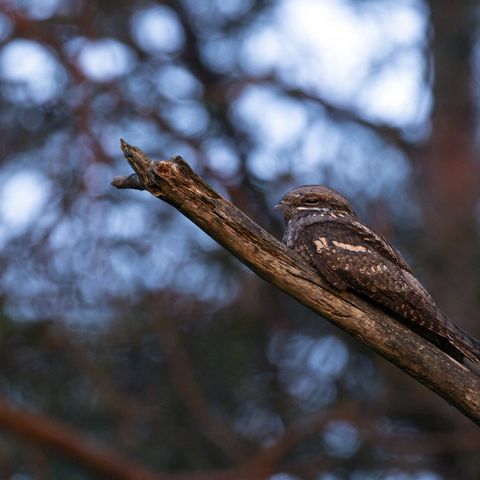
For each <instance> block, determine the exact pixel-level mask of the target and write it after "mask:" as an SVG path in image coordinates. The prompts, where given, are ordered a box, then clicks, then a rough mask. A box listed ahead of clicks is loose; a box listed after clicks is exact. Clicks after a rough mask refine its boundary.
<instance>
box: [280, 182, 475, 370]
mask: <svg viewBox="0 0 480 480" xmlns="http://www.w3.org/2000/svg"><path fill="white" fill-rule="evenodd" d="M276 208H277V209H278V210H279V211H280V212H281V214H282V215H283V218H284V220H285V225H286V227H285V232H284V235H283V242H284V244H285V245H286V246H287V247H288V248H289V249H292V250H294V251H295V252H297V253H298V254H299V255H300V256H301V257H302V259H303V260H304V261H305V262H306V263H307V264H309V265H310V266H311V267H313V268H314V269H315V270H316V272H317V273H318V274H319V275H320V276H321V277H322V278H323V279H324V280H326V282H327V283H328V284H330V285H331V286H333V287H334V288H335V289H337V290H340V291H353V292H354V293H356V294H357V295H359V296H360V297H362V298H364V299H366V300H367V301H371V302H373V303H374V304H375V305H377V306H378V307H380V308H382V309H383V310H385V311H387V313H390V314H392V315H393V316H394V317H396V318H397V319H398V320H399V321H401V322H402V323H404V324H405V325H406V326H407V327H408V328H410V329H411V330H413V331H415V332H416V333H418V334H419V335H421V336H423V337H424V338H425V339H427V340H428V341H430V342H431V343H433V344H434V345H435V346H437V347H438V348H440V349H441V350H442V351H443V352H444V353H446V354H447V355H449V356H450V357H452V358H454V359H455V360H456V361H458V362H460V363H462V364H464V365H466V366H467V367H468V368H469V369H470V370H472V371H474V372H475V373H477V374H478V375H480V342H479V341H478V340H477V339H475V338H474V337H472V336H470V335H469V334H468V333H466V332H465V331H463V330H462V329H461V328H460V327H459V326H457V325H456V324H455V323H454V322H453V321H452V320H450V319H449V318H448V317H447V316H446V315H445V314H444V313H443V312H442V311H441V310H440V309H439V308H438V307H437V305H436V303H435V301H434V300H433V298H432V296H431V295H430V294H429V293H428V292H427V290H426V289H425V288H424V287H423V286H422V284H421V283H420V282H419V280H417V278H416V277H415V275H414V274H413V272H412V269H411V268H410V266H409V265H408V263H407V262H406V261H405V259H404V258H403V256H402V255H401V254H400V252H398V251H397V250H396V249H395V248H394V247H393V246H392V245H391V244H390V243H388V242H387V240H385V238H383V237H382V236H381V235H379V234H377V233H375V232H374V231H372V230H371V229H370V228H368V227H367V226H366V225H364V224H363V223H362V222H361V221H360V219H359V218H358V216H357V215H356V213H355V211H354V210H353V208H352V206H351V204H350V203H349V201H348V200H347V199H346V198H344V197H343V196H342V195H341V194H339V193H338V192H336V191H335V190H333V189H331V188H329V187H327V186H324V185H303V186H300V187H297V188H294V189H293V190H290V191H289V192H287V193H286V194H285V195H284V197H283V198H282V199H281V201H280V203H279V204H278V205H276Z"/></svg>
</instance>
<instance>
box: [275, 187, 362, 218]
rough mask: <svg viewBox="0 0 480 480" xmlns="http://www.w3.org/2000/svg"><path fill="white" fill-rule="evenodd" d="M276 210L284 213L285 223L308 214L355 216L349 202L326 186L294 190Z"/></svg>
mask: <svg viewBox="0 0 480 480" xmlns="http://www.w3.org/2000/svg"><path fill="white" fill-rule="evenodd" d="M275 208H277V209H278V210H280V212H282V215H283V218H284V219H285V223H288V222H289V221H290V220H291V219H292V218H295V217H297V216H304V215H306V214H310V215H323V216H331V217H345V216H355V212H354V211H353V208H352V206H351V205H350V203H349V202H348V200H346V199H345V198H344V197H342V196H341V195H340V194H339V193H338V192H336V191H335V190H332V189H331V188H328V187H325V186H324V185H303V186H302V187H297V188H294V189H293V190H290V191H289V192H288V193H286V194H285V195H284V197H283V198H282V200H281V201H280V203H279V204H278V205H275Z"/></svg>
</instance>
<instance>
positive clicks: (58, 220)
mask: <svg viewBox="0 0 480 480" xmlns="http://www.w3.org/2000/svg"><path fill="white" fill-rule="evenodd" d="M479 6H480V5H479V2H476V1H466V0H463V1H457V2H450V1H446V0H435V1H433V0H432V1H429V2H422V1H416V0H399V1H393V0H362V1H361V0H356V1H353V0H350V1H348V0H344V1H340V0H337V1H334V0H318V1H316V2H315V1H311V0H310V1H308V0H297V1H293V0H270V1H257V2H253V1H248V0H232V1H222V0H200V1H194V0H183V1H165V2H151V1H141V0H133V1H121V0H120V1H118V0H117V1H97V2H91V1H81V0H66V1H59V0H57V1H56V0H48V1H41V0H25V1H21V0H17V1H15V0H10V1H9V0H3V1H0V12H1V13H0V47H1V49H0V102H1V104H0V128H1V139H0V153H1V156H0V162H1V163H0V247H1V248H0V268H1V276H0V306H1V310H0V389H1V395H2V397H3V399H2V400H1V402H0V414H1V413H2V409H3V408H4V407H2V406H1V405H2V404H4V405H5V406H6V405H10V406H15V408H18V415H19V419H21V415H22V414H23V413H22V412H26V411H34V412H40V413H42V414H44V415H45V416H46V419H47V420H48V419H50V420H53V419H55V420H56V421H61V422H63V423H62V425H63V424H65V425H69V426H70V427H72V428H74V429H75V430H74V432H76V434H78V435H84V434H87V435H89V438H94V439H96V440H97V441H98V444H99V445H103V446H104V447H108V448H110V449H111V450H113V451H116V452H118V453H120V454H121V455H122V457H123V458H125V459H132V460H136V461H138V462H140V463H143V464H144V465H145V466H146V467H148V468H150V469H152V470H153V471H158V472H170V473H177V472H178V473H180V472H182V473H185V474H191V473H193V472H198V471H205V472H222V471H225V472H226V476H225V477H224V478H237V477H235V476H234V473H235V469H236V468H239V467H241V466H245V465H249V464H250V463H249V462H252V461H253V459H258V458H261V457H259V455H260V456H261V455H262V452H265V449H266V448H272V447H275V446H278V445H279V444H281V442H282V441H283V442H284V443H288V442H290V446H289V447H288V448H285V449H284V450H282V449H281V448H279V451H280V452H281V453H280V454H279V455H278V458H274V459H273V460H272V461H271V462H270V463H268V462H266V461H264V463H263V464H262V465H263V466H264V467H265V465H267V467H268V468H267V467H265V468H266V473H265V472H264V473H262V471H261V469H257V470H255V469H254V470H252V471H255V472H256V473H255V475H257V478H263V477H268V476H271V477H270V478H273V479H275V480H290V479H297V478H302V479H303V478H308V479H316V480H336V479H358V480H360V479H361V480H363V479H395V480H396V479H402V480H403V479H416V480H437V479H466V480H469V479H472V480H475V479H478V478H480V433H479V431H478V428H477V427H476V426H475V425H474V424H473V423H471V422H470V421H468V420H467V419H466V418H464V417H463V416H462V415H461V414H460V413H459V412H457V411H456V410H454V409H453V408H451V407H449V406H448V404H447V403H446V402H445V401H443V400H442V399H440V398H439V397H437V396H436V395H434V394H433V393H432V392H431V391H429V390H427V389H426V388H424V387H423V386H421V385H420V384H418V383H416V382H415V381H413V380H412V379H410V378H409V377H408V376H407V375H406V374H404V373H403V372H401V371H399V370H397V369H396V368H395V367H393V366H391V365H389V364H387V363H386V362H385V361H384V360H382V359H381V358H379V357H378V356H376V355H374V354H373V353H372V352H370V351H368V350H367V349H366V348H364V347H363V346H362V345H359V344H358V343H357V342H355V341H353V340H352V339H351V338H349V337H348V336H346V335H345V334H343V333H342V332H340V331H338V330H337V329H335V328H334V327H332V326H331V325H330V324H328V323H327V322H326V321H324V320H323V319H321V318H319V317H318V316H316V315H314V314H312V313H311V312H309V311H307V310H306V309H305V308H303V307H302V306H300V305H299V304H297V303H296V302H295V301H293V300H292V299H290V298H287V297H286V296H285V295H284V294H282V293H281V292H280V291H278V290H276V289H275V288H273V287H272V286H270V285H267V284H266V283H265V282H263V281H262V280H260V279H259V278H258V277H256V276H255V275H254V274H253V273H251V272H249V271H247V269H246V268H244V267H243V266H242V265H241V264H240V263H239V262H238V261H237V260H236V259H234V258H233V257H231V256H230V255H229V254H228V253H226V252H225V251H223V250H222V249H221V248H220V247H219V246H217V245H216V244H215V243H214V242H213V241H212V240H211V239H209V238H208V237H207V236H206V235H205V234H203V233H202V232H201V231H200V230H199V229H197V228H196V227H195V226H193V225H192V224H190V223H189V222H188V221H187V220H186V219H185V218H183V217H182V216H181V215H180V214H179V213H178V212H176V211H174V209H172V208H171V207H169V206H168V205H166V204H163V203H162V202H160V201H158V200H156V199H154V198H153V197H151V196H150V195H148V194H146V193H145V192H132V191H117V190H115V189H113V188H112V187H110V185H109V183H110V180H111V179H112V178H113V176H115V175H118V174H128V173H130V172H129V167H128V165H127V164H126V162H125V160H124V159H123V158H122V155H121V152H120V148H119V138H120V137H123V138H125V139H126V140H127V141H128V142H129V143H131V144H133V145H137V146H139V147H141V148H142V149H143V150H144V151H145V152H146V153H148V154H149V155H150V156H151V157H152V158H168V157H170V156H172V155H174V154H181V155H182V156H184V158H185V159H186V160H187V161H188V162H189V163H190V164H191V165H192V167H193V168H194V169H195V170H196V172H198V173H199V174H200V175H202V176H203V177H204V178H205V179H206V180H207V181H208V182H209V183H211V184H212V186H213V187H214V188H215V189H217V190H218V191H220V192H221V193H222V194H224V195H225V196H226V197H227V198H229V199H230V200H231V201H232V202H234V203H235V205H237V206H238V207H239V208H241V209H242V210H244V211H245V212H246V213H247V214H248V215H250V216H251V217H252V218H253V219H254V220H255V221H257V222H258V223H259V224H260V225H262V226H264V227H265V228H266V229H268V230H269V231H270V232H272V233H274V234H275V235H276V236H277V237H280V236H281V232H282V228H283V226H282V224H281V221H280V220H281V219H280V218H279V215H278V213H276V212H275V211H274V210H273V208H272V207H273V205H274V204H275V203H276V202H277V201H278V200H279V199H280V197H281V196H282V195H283V194H284V193H285V192H286V191H287V190H288V189H289V188H292V187H293V186H297V185H299V184H304V183H324V184H328V185H329V186H331V187H333V188H336V189H338V190H339V191H341V192H342V193H343V194H344V195H345V196H347V197H348V198H349V199H350V200H351V201H352V203H353V204H354V206H355V208H356V209H357V211H358V212H359V214H360V215H361V217H362V218H363V220H364V221H365V222H366V223H367V224H369V225H370V226H371V227H373V228H374V229H376V230H377V231H379V232H380V233H382V234H383V235H385V236H386V237H387V238H388V239H389V240H390V241H391V242H392V243H394V244H395V245H396V246H397V247H398V248H399V249H400V250H401V251H402V252H403V253H404V255H405V256H406V257H407V258H408V260H409V262H410V263H411V264H412V265H413V268H414V270H415V272H416V273H417V274H418V276H419V278H420V279H421V280H422V282H423V283H424V284H425V285H426V286H427V288H428V289H429V290H430V291H431V293H432V294H433V296H434V298H436V299H437V300H438V303H439V305H440V306H441V307H442V308H443V309H444V311H445V312H446V313H447V314H448V315H449V316H451V317H452V318H453V319H454V320H455V321H456V322H457V323H458V324H459V325H461V326H462V327H463V328H464V329H466V330H467V331H469V332H470V333H472V334H473V335H476V336H477V337H478V336H480V323H479V320H478V317H479V313H478V312H479V303H480V270H479V230H478V222H479V203H478V197H479V183H478V178H479V176H478V170H479V156H478V142H479V132H478V105H479V91H480V90H479V45H480V44H479V39H478V18H479V16H478V14H479ZM0 416H1V415H0ZM15 422H16V420H15V421H14V422H13V426H10V427H7V426H5V425H0V426H1V431H0V477H1V478H9V479H15V480H18V479H21V480H27V479H28V480H29V479H49V478H58V479H63V478H73V479H87V478H97V477H96V473H93V470H91V468H89V467H87V466H85V465H82V463H85V462H84V461H83V460H81V459H79V458H75V455H74V454H73V455H71V458H70V459H68V460H67V459H66V457H65V456H64V454H63V453H62V451H61V450H59V449H54V448H53V449H52V448H47V446H46V444H44V443H42V442H39V441H38V440H35V439H33V437H32V438H29V434H28V433H26V434H23V436H22V437H19V436H18V429H17V428H16V426H15V425H16V424H15ZM298 425H300V426H302V425H303V426H304V427H305V426H310V427H311V428H310V430H309V429H308V428H307V429H305V428H303V430H302V428H301V427H296V426H298ZM45 428H46V429H47V430H48V428H49V424H48V422H47V424H46V426H45ZM295 432H297V433H299V432H300V434H298V435H297V437H296V436H295ZM80 438H84V437H80ZM72 457H73V458H72ZM229 472H230V473H229ZM212 475H213V474H212ZM229 475H230V476H229ZM139 478H140V477H139ZM184 478H185V477H184ZM186 478H188V477H186ZM205 478H213V477H211V476H209V475H207V476H206V477H205ZM251 478H254V474H253V473H252V474H251Z"/></svg>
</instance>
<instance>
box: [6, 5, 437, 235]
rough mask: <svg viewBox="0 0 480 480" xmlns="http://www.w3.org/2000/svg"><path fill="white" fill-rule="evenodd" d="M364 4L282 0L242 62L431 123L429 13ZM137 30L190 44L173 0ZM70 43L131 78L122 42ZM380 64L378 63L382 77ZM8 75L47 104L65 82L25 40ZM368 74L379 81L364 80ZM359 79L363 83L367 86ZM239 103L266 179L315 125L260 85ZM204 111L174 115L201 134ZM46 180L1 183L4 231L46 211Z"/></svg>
mask: <svg viewBox="0 0 480 480" xmlns="http://www.w3.org/2000/svg"><path fill="white" fill-rule="evenodd" d="M365 3H369V4H370V7H369V8H365V7H364V8H362V9H361V10H354V9H352V7H351V6H350V4H349V2H347V1H343V0H324V1H321V2H319V1H315V0H284V1H283V2H281V3H280V4H279V7H278V8H277V9H276V12H275V15H273V16H272V18H270V19H269V21H268V22H263V24H262V26H260V27H258V28H256V29H255V30H254V31H253V33H252V34H251V35H250V36H248V38H246V39H245V40H244V41H243V43H242V45H241V55H240V58H241V61H242V64H243V67H244V68H245V69H247V70H249V71H251V72H252V73H255V74H258V75H260V74H262V73H263V72H267V71H269V70H271V69H275V70H276V71H278V72H280V74H281V75H283V76H284V77H285V78H286V81H287V82H290V83H295V82H298V83H300V84H301V85H302V86H305V85H306V86H307V87H309V88H311V90H312V92H315V91H318V92H319V93H321V94H322V95H324V96H327V97H328V98H331V99H333V100H334V101H335V102H337V103H339V104H340V105H342V104H345V105H347V106H350V105H354V107H355V108H356V109H358V111H360V112H362V114H363V115H365V116H367V117H370V118H371V119H374V120H382V121H385V122H389V123H390V124H392V125H394V126H405V125H411V124H415V123H421V122H423V121H424V120H425V118H426V116H427V115H428V112H429V109H430V107H431V99H430V98H429V95H428V92H426V91H425V88H423V86H422V81H421V77H422V75H423V73H422V72H423V65H422V54H421V50H420V48H419V46H421V45H422V42H423V41H424V39H425V36H426V33H425V32H426V16H425V14H424V12H423V10H422V8H421V4H420V3H419V2H417V1H413V0H404V1H389V0H384V1H382V2H377V1H372V2H365ZM25 5H26V7H25V8H29V11H30V15H31V16H32V17H34V18H39V19H42V18H48V16H50V15H52V14H53V13H55V11H56V9H57V8H58V5H59V2H58V1H55V0H48V1H44V0H42V1H39V0H37V1H34V0H30V1H29V2H25ZM130 28H131V33H132V36H133V38H134V39H135V41H136V42H137V44H138V46H139V47H140V48H142V49H144V50H145V51H146V52H148V53H151V54H155V53H159V52H167V53H168V52H172V51H174V50H175V49H177V48H179V47H181V45H182V44H183V41H184V39H183V33H182V30H181V27H180V25H179V23H178V20H177V19H176V17H175V14H174V13H173V12H172V11H171V10H170V9H169V8H168V7H165V6H152V7H150V8H147V9H144V10H142V11H139V12H137V13H136V14H135V15H133V17H132V19H131V22H130ZM9 29H10V25H9V22H8V20H7V19H6V18H5V17H3V18H0V38H1V37H2V36H5V35H8V31H9ZM64 48H65V51H66V53H67V54H68V55H69V56H70V57H71V58H75V59H76V61H77V63H78V65H79V67H80V69H81V70H82V71H83V73H84V75H85V76H86V77H87V78H89V79H90V80H91V81H92V82H106V81H111V80H113V79H115V78H119V77H122V76H124V75H126V74H128V72H129V70H130V68H131V65H132V59H134V58H135V54H134V52H132V51H131V49H130V48H129V47H128V46H127V45H124V44H122V43H121V42H120V41H118V40H116V39H114V38H101V39H96V40H89V39H86V38H75V39H73V40H70V41H69V42H67V43H66V44H65V46H64ZM392 52H394V60H393V61H392V60H391V57H392ZM305 58H308V62H305ZM386 59H388V60H389V61H388V62H386ZM372 65H374V67H372ZM372 68H376V69H377V71H375V75H372V71H371V69H372ZM292 71H294V72H295V75H292V74H291V72H292ZM0 75H1V76H2V77H3V79H4V80H8V81H11V82H17V83H19V84H22V86H23V87H22V88H20V89H18V90H16V95H17V100H18V102H20V103H21V102H22V101H30V102H34V103H36V104H37V105H42V104H44V103H46V102H48V101H49V100H51V99H52V98H53V97H54V96H55V95H58V94H59V90H60V91H61V90H62V89H63V88H64V86H65V83H66V75H65V72H64V71H63V67H62V66H61V64H60V63H59V62H58V61H57V60H56V58H55V56H54V55H53V53H52V52H50V51H48V50H47V49H46V48H44V47H43V46H42V45H40V44H38V43H37V42H35V41H32V40H27V39H16V40H13V41H11V42H8V43H7V44H6V45H5V46H4V47H3V48H2V50H0ZM369 76H370V77H371V79H372V80H371V81H364V79H368V77H369ZM172 79H173V80H175V85H176V91H175V92H173V93H172V96H173V97H177V98H182V97H184V98H188V97H191V96H192V95H193V96H194V95H195V90H196V89H198V85H197V82H196V80H195V79H194V78H192V77H191V75H190V74H189V73H188V72H187V71H185V70H183V69H181V68H179V67H175V66H172V67H171V68H170V69H166V70H164V71H162V72H160V74H159V77H158V84H159V88H162V87H161V86H162V85H166V84H171V81H172ZM319 79H321V82H320V81H319ZM359 84H362V85H363V88H362V89H361V90H360V91H359V90H358V85H359ZM197 93H201V92H197ZM235 108H236V110H237V112H238V115H240V116H241V117H242V118H243V119H244V121H246V122H248V123H250V124H251V125H252V126H253V127H254V130H256V131H257V132H258V136H259V137H261V138H262V139H263V142H264V143H265V145H268V148H266V152H264V154H263V155H260V156H258V158H259V160H258V161H252V164H251V168H252V169H254V170H255V171H256V173H257V174H258V175H260V176H262V175H265V176H266V177H267V178H266V180H268V174H267V172H270V174H271V173H272V172H273V173H276V167H278V168H281V166H279V164H278V163H277V164H276V160H275V159H274V155H273V152H274V151H275V150H277V149H278V148H281V147H282V146H284V145H286V144H288V143H289V141H290V140H292V139H293V138H296V137H297V135H298V134H299V133H300V132H302V131H304V130H306V129H307V127H308V122H309V118H308V116H307V113H306V111H305V109H303V108H301V107H300V106H298V105H296V104H295V103H293V102H288V101H286V100H285V99H282V98H280V96H279V95H276V94H275V92H273V91H271V90H269V89H261V88H252V89H251V90H250V91H248V92H247V93H246V94H245V95H244V96H243V97H242V100H241V101H240V102H239V104H238V105H236V107H235ZM260 112H261V113H262V114H260ZM202 114H203V112H202V108H201V107H200V106H198V105H194V104H188V105H181V106H179V107H178V108H177V109H176V110H175V112H174V114H173V117H174V118H175V121H176V122H178V123H179V125H180V127H179V128H183V129H185V130H187V131H189V130H190V131H192V129H193V131H195V129H201V128H202ZM204 123H205V122H204ZM111 137H114V138H113V139H111V138H106V139H105V140H104V141H105V143H107V144H108V145H109V146H108V147H107V148H108V149H109V150H112V154H114V152H113V151H114V150H115V151H117V150H118V138H117V137H118V132H117V131H115V130H114V131H112V133H111ZM225 148H227V147H225V146H224V149H225ZM314 148H315V147H314ZM227 150H228V148H227ZM224 153H225V155H223V156H220V157H219V158H220V160H219V162H220V164H219V165H218V167H220V168H226V169H231V170H232V169H233V170H232V171H234V169H235V168H234V163H233V162H234V158H235V157H234V155H232V154H231V152H230V154H229V152H228V151H227V152H224ZM222 158H225V161H224V162H223V164H222V162H221V159H222ZM254 158H256V157H254ZM217 163H218V162H217ZM41 177H42V173H41V172H40V171H39V170H36V169H35V168H32V169H30V170H28V169H27V170H22V171H18V172H16V173H13V177H10V178H9V180H8V181H7V182H5V183H3V184H2V185H3V186H2V188H1V190H0V197H1V199H2V206H1V207H0V221H1V225H2V229H1V230H0V237H1V232H2V231H3V232H5V231H8V230H10V228H14V229H15V228H21V227H22V225H25V224H27V223H28V221H29V219H32V218H33V217H34V215H35V214H36V213H37V212H38V210H39V209H40V208H41V207H42V203H43V202H45V201H46V198H47V195H46V194H45V189H47V188H48V185H47V182H46V181H45V179H42V178H41Z"/></svg>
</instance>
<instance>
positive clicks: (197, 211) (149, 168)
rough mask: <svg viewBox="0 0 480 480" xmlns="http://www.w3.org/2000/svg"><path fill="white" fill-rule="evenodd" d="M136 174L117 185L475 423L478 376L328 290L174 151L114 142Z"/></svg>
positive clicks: (479, 418)
mask: <svg viewBox="0 0 480 480" xmlns="http://www.w3.org/2000/svg"><path fill="white" fill-rule="evenodd" d="M121 144H122V149H123V152H124V154H125V157H126V158H127V161H128V162H129V164H130V166H131V167H132V168H133V170H134V171H135V174H133V175H130V176H128V177H115V179H114V180H113V181H112V185H114V186H115V187H117V188H132V189H136V190H148V191H149V192H150V193H151V194H152V195H154V196H156V197H158V198H160V199H162V200H164V201H166V202H167V203H169V204H171V205H173V206H174V207H175V208H177V209H178V210H179V211H180V212H181V213H183V214H184V215H185V216H186V217H188V218H189V219H190V220H192V221H193V222H194V223H195V224H196V225H197V226H199V227H200V228H201V229H202V230H204V231H205V232H206V233H207V234H208V235H210V236H211V237H212V238H214V239H215V240H216V241H217V242H218V243H220V244H221V245H222V246H223V247H225V248H226V249H227V250H229V251H230V252H231V253H232V254H233V255H235V256H236V257H237V258H238V259H239V260H241V261H242V262H243V263H244V264H246V265H247V266H248V267H249V268H251V269H252V270H253V271H254V272H255V273H257V274H258V275H259V276H260V277H262V278H263V279H265V280H266V281H268V282H270V283H272V284H273V285H275V286H276V287H278V288H280V289H281V290H283V291H284V292H285V293H287V294H289V295H290V296H292V297H294V298H295V299H297V300H298V301H300V302H301V303H303V304H304V305H306V306H307V307H309V308H311V309H312V310H314V311H315V312H317V313H319V314H321V315H323V316H324V317H325V318H327V319H329V320H330V321H331V322H332V323H333V324H335V325H336V326H338V327H339V328H341V329H342V330H344V331H346V332H348V333H349V334H351V335H352V336H354V337H355V338H357V339H358V340H360V341H361V342H362V343H364V344H365V345H367V346H368V347H370V348H372V349H373V350H374V351H376V352H377V353H379V354H380V355H382V356H383V357H384V358H386V359H387V360H389V361H391V362H392V363H394V364H395V365H397V366H398V367H400V368H401V369H403V370H404V371H405V372H407V373H408V374H409V375H411V376H412V377H413V378H415V379H417V380H418V381H420V382H421V383H422V384H424V385H425V386H427V387H428V388H429V389H431V390H432V391H434V392H436V393H437V394H439V395H440V396H442V397H443V398H444V399H446V400H447V401H448V402H449V403H450V404H452V405H453V406H455V407H456V408H457V409H458V410H460V411H461V412H462V413H464V414H465V415H466V416H467V417H469V418H470V419H472V420H473V421H474V422H476V423H477V424H480V396H479V394H478V392H480V378H478V377H477V376H475V375H474V374H473V373H471V372H469V371H468V370H467V369H466V368H465V367H463V366H462V365H460V364H458V363H457V362H456V361H454V360H453V359H451V358H450V357H448V356H447V355H446V354H444V353H443V352H441V351H440V350H438V349H437V348H436V347H435V346H434V345H432V344H431V343H430V342H428V341H427V340H425V339H423V338H422V337H420V336H418V335H416V334H415V333H413V332H412V331H410V330H409V329H408V328H406V327H405V326H403V325H402V324H401V323H400V322H398V321H397V320H395V319H394V318H392V317H390V316H388V315H387V314H386V313H384V312H382V311H380V310H379V309H377V308H376V307H374V306H373V305H371V304H368V303H366V302H365V301H363V300H361V299H359V298H358V297H356V296H355V295H353V294H351V293H343V292H337V291H334V290H333V289H332V288H331V287H330V286H328V285H327V284H326V283H325V282H324V281H323V280H322V279H321V278H320V277H319V276H318V275H317V274H316V273H315V272H314V271H313V270H312V269H311V268H310V267H309V266H307V265H306V264H304V263H303V261H302V260H301V259H300V258H299V257H297V256H296V255H295V254H294V253H293V252H291V251H290V250H288V249H287V248H286V247H285V246H284V245H283V244H282V243H280V242H279V241H278V240H276V239H275V238H274V237H272V236H271V235H270V234H268V233H267V232H266V231H264V230H263V229H262V228H260V227H259V226H258V225H257V224H255V223H254V222H253V221H252V220H250V218H249V217H247V216H246V215H245V214H244V213H243V212H241V211H240V210H238V209H237V208H236V207H235V206H233V205H232V204H231V203H230V202H228V201H227V200H225V199H224V198H223V197H221V196H220V195H219V194H218V193H216V192H215V191H214V190H213V189H212V188H211V187H210V186H209V185H208V184H207V183H206V182H205V181H204V180H202V179H201V178H200V177H199V176H198V175H196V174H195V173H194V172H193V171H192V170H191V168H190V167H189V165H188V164H187V163H186V162H185V161H184V160H183V159H182V158H181V157H178V156H177V157H173V158H172V159H171V160H168V161H157V162H153V161H151V160H150V159H149V158H148V157H147V156H146V155H145V154H144V153H143V152H142V151H141V150H140V149H139V148H137V147H133V146H130V145H128V144H127V143H126V142H124V141H123V140H122V141H121Z"/></svg>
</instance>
